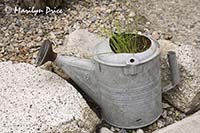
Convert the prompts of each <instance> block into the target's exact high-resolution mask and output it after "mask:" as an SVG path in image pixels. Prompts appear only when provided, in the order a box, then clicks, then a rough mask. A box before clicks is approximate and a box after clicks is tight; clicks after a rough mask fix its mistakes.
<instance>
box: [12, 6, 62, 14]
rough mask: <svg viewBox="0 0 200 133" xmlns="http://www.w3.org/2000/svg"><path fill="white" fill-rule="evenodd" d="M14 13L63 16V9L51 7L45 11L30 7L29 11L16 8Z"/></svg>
mask: <svg viewBox="0 0 200 133" xmlns="http://www.w3.org/2000/svg"><path fill="white" fill-rule="evenodd" d="M13 12H14V13H15V14H16V13H17V14H33V15H35V16H36V15H38V14H40V13H45V14H61V13H63V10H62V9H56V8H54V9H52V8H50V7H46V8H45V9H35V7H29V8H28V9H24V8H21V7H15V8H14V10H13Z"/></svg>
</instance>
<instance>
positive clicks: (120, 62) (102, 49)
mask: <svg viewBox="0 0 200 133" xmlns="http://www.w3.org/2000/svg"><path fill="white" fill-rule="evenodd" d="M140 35H142V36H145V37H146V38H148V39H149V40H150V42H151V46H150V47H149V48H148V49H147V50H145V51H144V52H140V53H117V54H116V53H114V52H113V50H112V49H111V47H110V45H109V39H108V38H107V39H104V40H102V41H101V42H100V43H98V44H97V45H96V46H95V47H94V49H93V55H94V58H93V59H94V60H95V61H97V62H99V63H101V64H104V65H108V66H119V67H121V66H129V65H139V64H143V63H146V62H148V61H150V60H152V59H154V58H155V57H157V56H158V55H159V54H160V45H159V44H158V42H157V41H155V40H154V39H152V38H151V37H149V36H147V35H144V34H140Z"/></svg>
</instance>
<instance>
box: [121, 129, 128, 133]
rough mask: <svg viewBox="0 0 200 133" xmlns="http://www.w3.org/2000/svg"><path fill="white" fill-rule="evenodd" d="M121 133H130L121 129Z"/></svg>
mask: <svg viewBox="0 0 200 133" xmlns="http://www.w3.org/2000/svg"><path fill="white" fill-rule="evenodd" d="M119 133H128V132H127V131H126V130H125V129H121V130H120V131H119Z"/></svg>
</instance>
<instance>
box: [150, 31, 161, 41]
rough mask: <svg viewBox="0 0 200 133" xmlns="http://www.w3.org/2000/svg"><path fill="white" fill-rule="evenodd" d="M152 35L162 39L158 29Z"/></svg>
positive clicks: (156, 38)
mask: <svg viewBox="0 0 200 133" xmlns="http://www.w3.org/2000/svg"><path fill="white" fill-rule="evenodd" d="M152 37H153V39H155V40H159V39H160V33H159V32H158V31H154V32H153V33H152Z"/></svg>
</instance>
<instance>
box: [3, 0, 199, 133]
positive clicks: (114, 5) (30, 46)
mask: <svg viewBox="0 0 200 133" xmlns="http://www.w3.org/2000/svg"><path fill="white" fill-rule="evenodd" d="M9 2H10V1H7V4H5V3H3V2H0V16H1V17H0V24H1V25H0V29H1V30H0V61H8V60H11V61H13V62H16V63H18V62H27V63H31V64H33V63H34V61H35V58H36V55H37V51H38V48H39V46H40V44H41V42H42V41H43V40H45V39H47V38H49V39H51V40H53V41H54V42H55V47H56V46H58V45H62V44H63V41H64V37H65V36H66V35H68V34H70V33H71V32H72V31H74V30H76V29H88V30H89V31H90V32H93V33H100V31H101V29H102V28H103V27H107V28H112V29H114V28H113V24H114V21H113V20H116V19H120V22H121V23H122V24H124V25H125V24H127V23H131V27H132V28H134V27H135V25H134V23H135V20H136V18H138V19H137V23H138V24H139V26H138V30H139V31H141V32H145V33H146V34H152V36H153V37H154V38H155V39H160V38H162V39H172V40H173V41H178V42H181V43H184V44H191V45H196V46H200V36H199V35H200V33H199V32H200V12H199V10H200V9H198V8H200V2H199V0H171V1H166V0H140V1H137V0H132V2H125V1H123V2H121V1H117V0H109V1H108V0H107V1H105V0H103V1H100V0H91V1H89V0H84V1H75V2H69V3H68V5H67V7H66V8H65V9H64V13H62V14H59V15H56V14H50V15H42V14H41V15H37V16H34V15H31V14H29V15H22V14H13V13H11V14H6V13H5V12H4V8H5V5H6V6H14V5H13V3H12V2H10V3H12V4H9ZM188 35H190V37H187V36H188ZM184 117H185V114H183V113H181V112H179V111H178V110H176V109H175V108H173V107H172V106H170V105H168V104H167V103H165V104H164V111H163V114H162V116H161V117H160V119H159V120H158V121H157V122H155V123H153V124H152V125H150V126H148V127H145V128H143V129H142V130H143V131H144V132H147V133H148V132H152V131H154V130H156V129H159V128H162V127H165V126H167V125H169V124H172V123H174V122H175V121H178V120H181V119H183V118H184ZM100 126H105V127H108V128H110V129H111V130H113V131H115V132H121V133H122V131H123V133H124V132H125V130H120V129H117V128H114V127H111V126H110V125H108V124H106V123H104V122H103V123H102V124H101V125H100ZM127 132H134V130H133V131H132V130H127Z"/></svg>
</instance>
